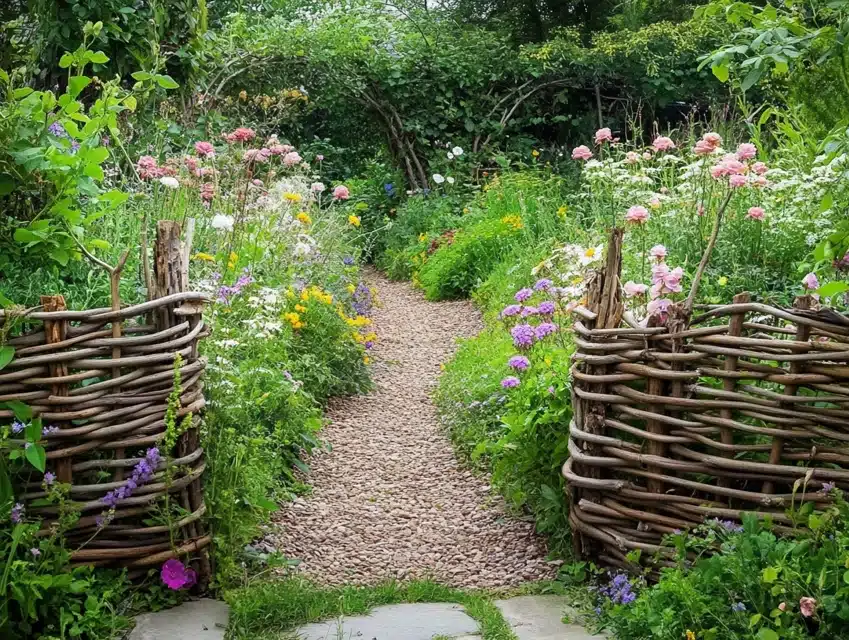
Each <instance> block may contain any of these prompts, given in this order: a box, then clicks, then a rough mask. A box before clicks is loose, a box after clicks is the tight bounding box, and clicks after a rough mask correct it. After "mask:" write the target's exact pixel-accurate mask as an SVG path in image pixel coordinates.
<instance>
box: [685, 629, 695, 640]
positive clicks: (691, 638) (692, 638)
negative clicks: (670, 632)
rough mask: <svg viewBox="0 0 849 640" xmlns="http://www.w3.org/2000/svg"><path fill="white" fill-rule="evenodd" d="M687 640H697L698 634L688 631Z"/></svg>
mask: <svg viewBox="0 0 849 640" xmlns="http://www.w3.org/2000/svg"><path fill="white" fill-rule="evenodd" d="M687 640H696V634H695V633H693V632H692V631H690V630H689V629H687Z"/></svg>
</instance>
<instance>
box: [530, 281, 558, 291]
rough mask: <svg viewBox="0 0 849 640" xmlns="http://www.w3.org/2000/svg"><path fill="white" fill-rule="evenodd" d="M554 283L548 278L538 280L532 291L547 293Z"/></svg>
mask: <svg viewBox="0 0 849 640" xmlns="http://www.w3.org/2000/svg"><path fill="white" fill-rule="evenodd" d="M553 284H554V283H553V282H552V281H551V280H549V279H548V278H540V279H539V280H537V282H536V284H535V285H534V291H547V290H548V289H550V288H551V285H553Z"/></svg>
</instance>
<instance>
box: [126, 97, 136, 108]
mask: <svg viewBox="0 0 849 640" xmlns="http://www.w3.org/2000/svg"><path fill="white" fill-rule="evenodd" d="M124 106H125V107H127V109H129V110H130V111H135V110H136V106H138V102H137V101H136V97H135V96H127V97H126V98H124Z"/></svg>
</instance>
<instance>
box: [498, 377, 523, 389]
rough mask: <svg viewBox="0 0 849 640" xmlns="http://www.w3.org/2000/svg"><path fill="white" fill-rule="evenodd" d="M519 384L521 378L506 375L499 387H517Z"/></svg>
mask: <svg viewBox="0 0 849 640" xmlns="http://www.w3.org/2000/svg"><path fill="white" fill-rule="evenodd" d="M519 384H521V380H519V378H517V377H516V376H507V377H506V378H504V380H502V381H501V387H502V388H503V389H512V388H513V387H518V386H519Z"/></svg>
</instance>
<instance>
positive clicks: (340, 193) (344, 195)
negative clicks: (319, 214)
mask: <svg viewBox="0 0 849 640" xmlns="http://www.w3.org/2000/svg"><path fill="white" fill-rule="evenodd" d="M350 197H351V192H350V191H348V187H346V186H345V185H344V184H340V185H338V186H337V187H336V188H335V189H333V198H334V199H335V200H347V199H348V198H350Z"/></svg>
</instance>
